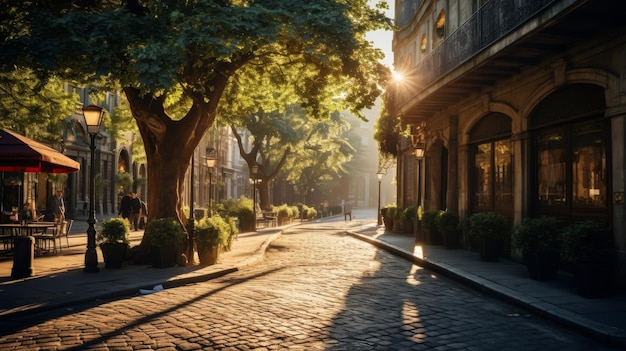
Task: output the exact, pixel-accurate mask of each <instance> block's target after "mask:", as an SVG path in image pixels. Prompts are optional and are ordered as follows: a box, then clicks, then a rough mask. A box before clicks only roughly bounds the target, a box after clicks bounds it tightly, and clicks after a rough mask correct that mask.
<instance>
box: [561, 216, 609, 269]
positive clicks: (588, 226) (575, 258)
mask: <svg viewBox="0 0 626 351" xmlns="http://www.w3.org/2000/svg"><path fill="white" fill-rule="evenodd" d="M561 256H562V258H563V260H565V261H568V262H612V261H613V259H614V256H615V242H614V239H613V231H612V230H611V228H609V227H608V226H606V225H605V224H603V223H597V222H592V221H585V222H580V223H574V224H571V225H569V226H567V227H566V228H565V229H564V230H563V232H562V251H561Z"/></svg>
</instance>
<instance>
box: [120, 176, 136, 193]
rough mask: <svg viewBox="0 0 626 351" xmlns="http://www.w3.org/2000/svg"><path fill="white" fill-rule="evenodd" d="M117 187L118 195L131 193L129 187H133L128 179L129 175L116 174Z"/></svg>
mask: <svg viewBox="0 0 626 351" xmlns="http://www.w3.org/2000/svg"><path fill="white" fill-rule="evenodd" d="M117 186H118V193H120V194H128V193H129V192H130V191H131V187H132V186H133V181H132V179H131V177H130V174H128V173H126V172H120V173H118V174H117Z"/></svg>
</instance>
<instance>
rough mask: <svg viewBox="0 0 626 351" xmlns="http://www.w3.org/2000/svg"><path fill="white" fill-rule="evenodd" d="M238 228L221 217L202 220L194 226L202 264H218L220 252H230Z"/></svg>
mask: <svg viewBox="0 0 626 351" xmlns="http://www.w3.org/2000/svg"><path fill="white" fill-rule="evenodd" d="M236 230H237V228H233V225H231V224H230V223H229V221H227V220H224V219H223V218H222V217H220V216H212V217H210V218H209V217H205V218H202V219H201V220H200V221H198V223H196V225H195V226H194V239H195V241H196V245H197V247H198V257H199V259H200V264H205V265H212V264H215V263H217V260H218V257H219V254H220V252H222V251H229V250H230V247H231V244H232V239H231V237H234V236H235V235H236V234H237V232H236Z"/></svg>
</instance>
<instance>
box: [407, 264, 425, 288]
mask: <svg viewBox="0 0 626 351" xmlns="http://www.w3.org/2000/svg"><path fill="white" fill-rule="evenodd" d="M422 269H423V268H422V267H420V266H417V265H413V266H411V271H410V272H409V275H408V276H407V277H406V282H407V283H408V284H411V285H420V284H422V282H420V281H419V280H417V279H415V275H416V274H417V272H418V271H420V270H422Z"/></svg>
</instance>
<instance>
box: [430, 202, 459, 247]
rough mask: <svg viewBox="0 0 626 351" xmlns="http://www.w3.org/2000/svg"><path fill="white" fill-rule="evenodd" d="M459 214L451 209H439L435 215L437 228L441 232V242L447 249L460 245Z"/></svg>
mask: <svg viewBox="0 0 626 351" xmlns="http://www.w3.org/2000/svg"><path fill="white" fill-rule="evenodd" d="M460 221H461V220H460V218H459V215H458V214H457V213H456V212H454V211H451V210H448V209H446V210H445V211H439V212H438V213H437V216H436V217H435V224H436V225H437V230H439V233H441V236H442V238H443V243H444V245H445V246H446V248H447V249H458V248H459V247H461V234H462V230H461V226H460Z"/></svg>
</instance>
